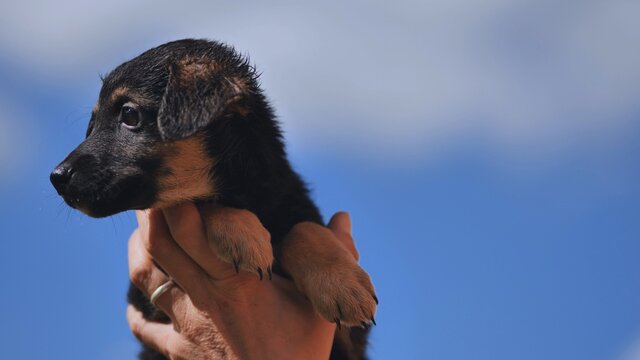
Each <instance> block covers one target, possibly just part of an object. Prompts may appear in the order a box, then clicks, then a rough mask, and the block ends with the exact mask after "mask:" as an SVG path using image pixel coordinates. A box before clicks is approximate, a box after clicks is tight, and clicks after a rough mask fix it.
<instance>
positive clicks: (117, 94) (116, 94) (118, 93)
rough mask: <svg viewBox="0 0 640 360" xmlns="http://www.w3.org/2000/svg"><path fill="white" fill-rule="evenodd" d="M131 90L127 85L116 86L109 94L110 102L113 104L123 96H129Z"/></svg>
mask: <svg viewBox="0 0 640 360" xmlns="http://www.w3.org/2000/svg"><path fill="white" fill-rule="evenodd" d="M130 92H131V91H130V90H129V88H128V87H126V86H121V87H119V88H116V89H115V90H113V91H112V92H111V95H109V103H111V104H113V103H115V102H116V101H118V99H119V98H121V97H123V96H128V95H129V96H130Z"/></svg>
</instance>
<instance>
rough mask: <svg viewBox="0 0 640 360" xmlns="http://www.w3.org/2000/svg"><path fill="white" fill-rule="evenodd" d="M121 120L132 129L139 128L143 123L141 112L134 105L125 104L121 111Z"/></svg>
mask: <svg viewBox="0 0 640 360" xmlns="http://www.w3.org/2000/svg"><path fill="white" fill-rule="evenodd" d="M120 122H121V123H122V124H123V125H124V126H125V127H127V128H128V129H130V130H134V129H137V128H139V127H140V125H141V124H142V119H141V118H140V112H138V109H136V108H134V107H133V106H132V105H130V104H124V105H123V106H122V110H121V111H120Z"/></svg>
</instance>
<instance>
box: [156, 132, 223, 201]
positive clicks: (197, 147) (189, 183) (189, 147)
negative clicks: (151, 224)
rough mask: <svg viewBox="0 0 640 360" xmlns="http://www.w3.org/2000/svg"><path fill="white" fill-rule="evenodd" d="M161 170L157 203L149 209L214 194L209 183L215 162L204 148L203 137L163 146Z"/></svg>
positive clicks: (208, 196)
mask: <svg viewBox="0 0 640 360" xmlns="http://www.w3.org/2000/svg"><path fill="white" fill-rule="evenodd" d="M163 152H164V155H163V156H164V160H163V161H164V164H163V166H162V167H163V171H162V174H161V175H160V178H159V179H158V196H157V198H158V200H157V201H156V203H155V204H154V205H153V206H152V207H160V208H162V207H167V206H171V205H175V204H178V203H181V202H185V201H193V200H198V199H205V198H211V197H213V196H214V195H215V191H214V189H213V185H212V184H211V181H210V174H211V169H212V168H213V166H214V165H215V159H211V158H210V157H209V156H208V155H207V153H206V151H205V149H204V139H203V137H202V136H194V137H190V138H188V139H184V140H177V141H174V142H172V143H169V144H165V145H163Z"/></svg>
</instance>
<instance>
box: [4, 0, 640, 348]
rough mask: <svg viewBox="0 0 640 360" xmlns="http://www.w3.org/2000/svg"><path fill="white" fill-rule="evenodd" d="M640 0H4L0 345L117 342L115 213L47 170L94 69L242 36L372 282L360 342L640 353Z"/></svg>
mask: <svg viewBox="0 0 640 360" xmlns="http://www.w3.org/2000/svg"><path fill="white" fill-rule="evenodd" d="M639 11H640V5H638V4H636V3H632V2H627V1H623V0H612V1H607V2H595V1H580V2H578V1H553V2H552V1H535V2H532V1H531V2H529V1H518V2H516V1H504V0H489V1H485V2H483V3H482V6H480V5H479V4H477V3H476V2H473V1H470V0H460V1H444V0H441V1H430V2H423V1H400V2H394V3H393V4H391V3H375V2H350V3H349V4H343V3H341V2H333V1H330V2H323V3H322V4H314V5H303V4H301V3H286V2H273V3H271V2H270V3H269V4H266V3H257V2H256V3H251V4H248V3H242V4H222V3H217V4H216V3H209V4H204V3H197V2H185V3H184V4H183V5H182V6H180V7H177V6H174V5H170V4H169V3H167V4H164V3H162V2H151V1H146V2H145V1H142V2H138V3H136V4H130V3H127V2H124V1H119V0H118V1H112V2H108V3H101V4H91V3H89V2H79V1H69V2H63V3H47V2H44V1H42V2H40V1H34V2H30V3H27V2H25V3H21V4H17V3H8V2H4V3H2V4H0V200H1V201H0V215H1V216H0V234H2V239H3V240H2V241H0V272H1V273H2V274H3V275H4V276H3V283H4V284H3V291H2V292H1V294H0V316H2V318H3V323H4V326H3V327H1V328H0V345H2V346H0V358H3V359H4V358H7V359H65V360H66V359H87V358H90V359H98V360H101V359H105V360H106V359H133V358H134V354H135V352H136V350H137V345H136V343H135V341H134V340H133V338H132V336H131V335H130V334H129V331H128V328H127V325H126V322H125V318H124V311H125V306H126V304H125V292H126V287H127V285H128V280H127V262H126V240H127V238H128V236H129V234H130V232H131V230H132V229H133V227H134V226H135V221H134V217H133V216H132V215H131V214H121V215H118V216H116V217H114V218H113V219H103V220H94V219H89V218H87V217H86V216H84V215H81V214H79V213H77V212H71V211H70V210H68V209H67V208H66V207H65V206H64V205H63V203H62V201H61V200H60V199H59V198H58V197H57V196H56V195H55V192H54V190H53V188H52V187H51V186H50V184H49V182H48V174H49V172H50V171H51V170H52V169H53V167H54V166H55V165H56V164H57V163H58V162H59V161H60V160H61V159H62V158H63V157H64V156H65V155H66V154H67V153H68V152H69V151H70V150H72V149H73V148H74V147H75V145H77V143H79V141H80V140H81V139H82V137H83V135H84V131H85V127H86V124H87V121H88V114H89V112H90V109H91V107H92V106H93V102H94V101H95V98H96V96H97V93H98V91H99V86H100V81H99V78H98V74H100V73H105V72H107V71H108V70H109V69H111V68H113V67H114V66H116V65H118V64H119V63H121V62H122V61H124V60H127V59H128V58H131V57H133V56H135V55H137V54H138V53H140V52H142V51H143V50H146V49H147V48H149V47H151V46H154V45H157V44H160V43H162V42H165V41H168V40H173V39H178V38H182V37H188V36H190V37H208V38H214V39H219V40H223V41H227V42H229V43H231V44H234V45H236V46H237V48H238V49H239V50H240V51H242V52H244V53H248V54H250V55H251V58H252V59H253V61H254V62H255V63H256V64H257V66H258V68H259V69H261V70H262V72H263V77H262V81H263V85H264V88H265V89H266V91H267V93H268V94H269V95H270V97H271V99H272V100H273V102H274V104H275V106H276V108H277V112H278V114H279V116H280V119H281V120H282V122H283V126H284V129H285V130H286V135H287V140H288V144H289V152H290V157H291V159H292V161H293V163H294V165H295V167H296V168H297V169H298V170H299V172H300V173H301V174H302V175H303V176H304V177H305V178H306V179H307V180H308V181H309V182H310V183H311V184H312V187H313V189H314V197H315V199H316V200H317V202H318V204H319V205H320V206H321V208H322V211H323V213H324V215H325V217H329V216H330V215H331V214H332V213H333V212H335V211H338V210H349V211H350V212H351V213H352V216H353V219H354V232H355V238H356V241H357V243H358V247H359V249H360V252H361V257H362V260H361V262H362V264H363V266H364V267H365V269H367V270H368V271H369V272H370V273H371V275H372V278H373V280H374V283H375V285H376V288H377V291H378V293H379V297H380V301H381V303H380V308H379V314H378V316H377V320H378V326H377V327H376V328H375V329H374V332H373V335H372V339H371V341H372V346H371V355H372V357H373V358H374V359H391V358H402V359H443V360H449V359H451V360H453V359H488V360H489V359H491V360H493V359H532V360H533V359H587V360H588V359H594V360H596V359H612V360H638V359H640V311H638V309H640V276H639V275H640V261H638V255H640V205H638V204H640V185H639V184H640V167H639V166H638V158H639V156H640V86H639V85H638V84H640V67H639V66H638V65H637V64H640V46H639V45H638V44H639V41H640V25H638V24H637V14H638V13H639Z"/></svg>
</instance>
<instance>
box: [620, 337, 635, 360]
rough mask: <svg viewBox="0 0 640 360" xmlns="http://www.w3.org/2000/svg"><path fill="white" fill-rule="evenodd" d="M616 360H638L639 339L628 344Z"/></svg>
mask: <svg viewBox="0 0 640 360" xmlns="http://www.w3.org/2000/svg"><path fill="white" fill-rule="evenodd" d="M618 360H640V337H638V338H636V339H634V340H633V341H632V342H631V343H629V345H628V346H627V347H626V348H625V349H624V351H623V352H622V354H621V355H620V357H618Z"/></svg>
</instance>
